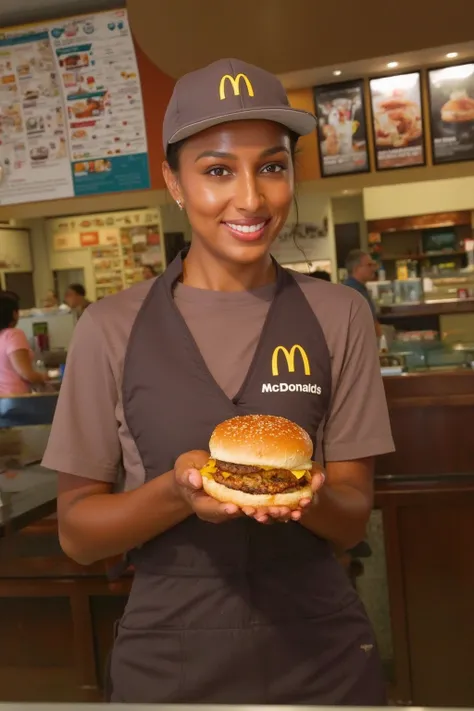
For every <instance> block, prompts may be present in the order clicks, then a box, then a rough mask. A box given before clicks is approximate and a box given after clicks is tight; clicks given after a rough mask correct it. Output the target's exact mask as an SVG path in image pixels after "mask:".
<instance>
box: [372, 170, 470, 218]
mask: <svg viewBox="0 0 474 711" xmlns="http://www.w3.org/2000/svg"><path fill="white" fill-rule="evenodd" d="M363 198H364V215H365V219H366V220H380V219H385V218H387V217H410V216H412V215H426V214H430V213H435V212H455V211H458V210H472V209H473V208H474V177H472V176H471V177H463V178H452V179H450V180H435V181H423V182H417V183H411V184H408V185H406V184H405V185H392V186H390V187H373V188H365V189H364V191H363Z"/></svg>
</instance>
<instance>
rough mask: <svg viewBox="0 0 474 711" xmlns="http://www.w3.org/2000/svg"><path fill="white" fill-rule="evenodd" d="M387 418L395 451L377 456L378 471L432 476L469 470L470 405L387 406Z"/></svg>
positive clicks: (472, 442)
mask: <svg viewBox="0 0 474 711" xmlns="http://www.w3.org/2000/svg"><path fill="white" fill-rule="evenodd" d="M390 421H391V425H392V434H393V438H394V441H395V447H396V451H395V452H393V453H391V454H385V455H383V456H382V457H378V458H377V464H376V469H377V473H379V474H413V475H422V474H426V475H431V474H444V473H446V472H451V473H462V472H468V471H471V470H472V468H473V463H474V438H473V437H472V423H473V421H474V407H473V406H466V407H447V406H440V407H411V408H408V407H406V408H390ZM448 443H449V444H448Z"/></svg>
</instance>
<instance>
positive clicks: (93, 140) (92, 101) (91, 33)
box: [51, 10, 151, 196]
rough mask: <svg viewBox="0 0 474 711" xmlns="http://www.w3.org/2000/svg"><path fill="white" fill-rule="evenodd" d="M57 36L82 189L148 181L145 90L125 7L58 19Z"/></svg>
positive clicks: (135, 186)
mask: <svg viewBox="0 0 474 711" xmlns="http://www.w3.org/2000/svg"><path fill="white" fill-rule="evenodd" d="M51 41H52V44H53V47H54V51H55V54H56V59H57V64H58V72H59V76H60V80H61V86H62V91H63V95H64V100H65V105H66V115H67V130H68V137H69V145H70V150H71V159H72V168H73V180H74V193H75V195H78V196H81V195H91V194H95V195H97V194H101V193H110V192H117V191H125V190H140V189H147V188H149V187H150V185H151V183H150V174H149V168H148V154H147V141H146V131H145V119H144V112H143V100H142V92H141V86H140V77H139V74H138V66H137V61H136V57H135V49H134V46H133V40H132V35H131V32H130V27H129V24H128V18H127V12H126V10H116V11H112V12H105V13H101V14H96V15H90V16H83V17H78V18H72V19H69V20H67V21H65V22H64V23H63V24H55V25H54V27H52V29H51Z"/></svg>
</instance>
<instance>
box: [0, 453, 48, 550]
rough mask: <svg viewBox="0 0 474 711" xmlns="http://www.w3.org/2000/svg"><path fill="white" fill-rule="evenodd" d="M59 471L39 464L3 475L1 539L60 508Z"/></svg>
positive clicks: (0, 493) (0, 521)
mask: <svg viewBox="0 0 474 711" xmlns="http://www.w3.org/2000/svg"><path fill="white" fill-rule="evenodd" d="M56 493H57V474H56V473H55V472H51V471H49V470H47V469H43V468H42V467H41V466H39V465H35V466H30V467H27V468H25V469H22V470H21V471H20V472H18V473H17V474H16V475H15V476H13V477H12V478H9V477H8V476H6V475H5V474H1V475H0V496H1V498H2V502H3V506H0V539H1V538H4V537H5V536H8V535H11V534H12V533H15V532H16V531H19V530H20V529H22V528H25V526H28V525H29V524H30V523H33V522H34V521H38V520H39V519H41V518H45V517H46V516H50V515H51V514H53V513H54V512H55V511H56Z"/></svg>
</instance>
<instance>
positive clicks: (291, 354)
mask: <svg viewBox="0 0 474 711" xmlns="http://www.w3.org/2000/svg"><path fill="white" fill-rule="evenodd" d="M297 352H298V353H299V354H300V356H301V360H302V361H303V367H304V374H305V375H311V368H310V367H309V360H308V356H307V355H306V351H305V349H304V348H302V347H301V346H299V345H294V346H293V347H292V348H291V349H290V350H288V349H287V348H285V346H278V347H277V348H275V350H274V351H273V356H272V375H273V376H274V377H276V376H277V375H280V373H279V370H278V356H279V355H280V353H283V355H284V356H285V360H286V364H287V366H288V372H289V373H294V372H295V356H296V353H297Z"/></svg>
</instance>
